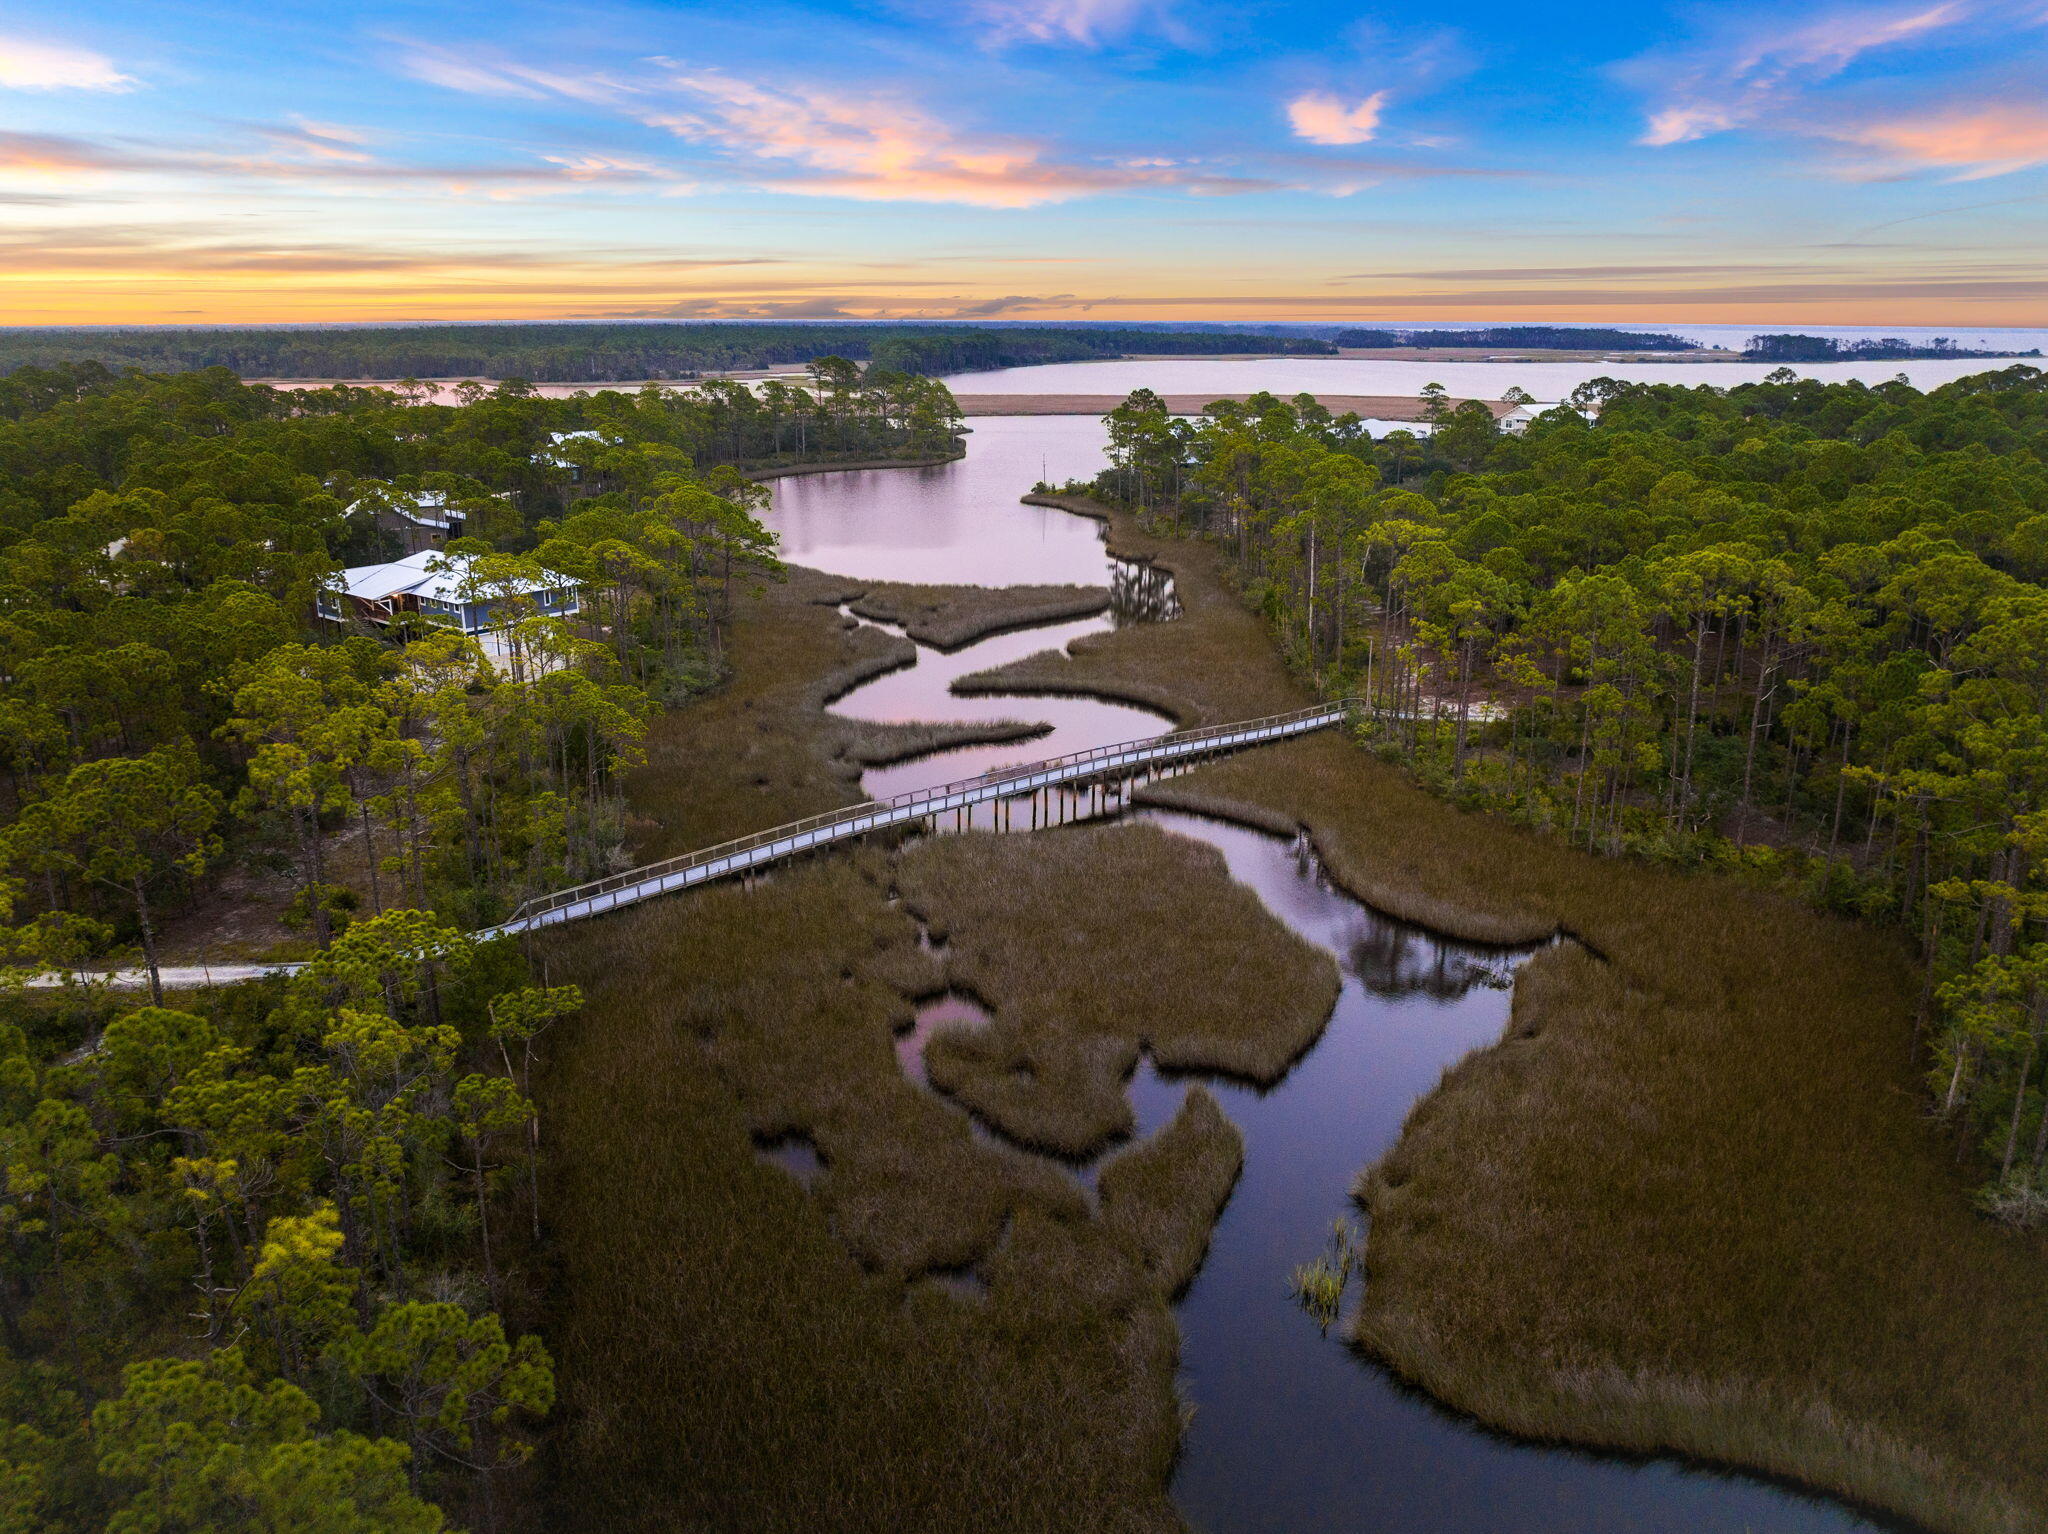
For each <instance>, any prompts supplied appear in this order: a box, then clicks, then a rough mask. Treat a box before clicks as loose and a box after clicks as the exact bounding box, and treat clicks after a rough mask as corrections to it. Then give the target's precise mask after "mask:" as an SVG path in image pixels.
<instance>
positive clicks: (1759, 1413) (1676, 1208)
mask: <svg viewBox="0 0 2048 1534" xmlns="http://www.w3.org/2000/svg"><path fill="white" fill-rule="evenodd" d="M1115 525H1116V528H1117V536H1118V538H1119V539H1120V540H1122V539H1129V540H1130V541H1131V542H1133V543H1140V542H1143V543H1149V544H1150V547H1151V551H1152V552H1153V553H1154V554H1155V556H1156V557H1157V558H1159V559H1160V561H1161V562H1162V563H1165V564H1167V565H1169V566H1170V568H1172V569H1173V571H1174V573H1175V575H1176V578H1177V580H1178V582H1179V589H1180V597H1181V601H1182V603H1183V605H1184V607H1185V609H1186V617H1184V618H1183V620H1182V621H1181V622H1180V623H1178V624H1174V625H1170V626H1169V630H1170V631H1171V634H1172V638H1173V639H1174V640H1175V641H1176V642H1178V643H1183V644H1184V645H1185V654H1186V655H1187V657H1188V658H1189V659H1188V661H1187V663H1186V669H1182V668H1181V667H1179V666H1176V665H1175V664H1174V656H1175V651H1174V649H1173V648H1172V647H1171V646H1169V645H1166V644H1164V643H1162V642H1161V640H1162V638H1163V637H1164V635H1165V634H1166V633H1167V632H1168V631H1169V630H1162V631H1159V632H1158V633H1148V632H1147V631H1146V630H1143V629H1126V630H1121V631H1118V632H1117V633H1115V634H1111V635H1107V636H1103V637H1102V638H1101V639H1099V640H1096V641H1092V642H1091V644H1090V646H1089V647H1088V649H1087V650H1086V651H1085V652H1084V653H1081V654H1079V655H1077V657H1076V658H1075V659H1073V660H1061V661H1059V662H1057V663H1056V664H1055V663H1053V662H1048V661H1045V660H1044V658H1042V657H1033V658H1028V659H1026V660H1025V661H1022V662H1020V663H1019V666H1018V669H1021V670H1024V671H1025V672H1027V673H1028V674H1032V675H1034V676H1035V677H1037V678H1039V679H1041V680H1044V681H1046V682H1047V683H1048V684H1051V683H1052V682H1053V681H1054V678H1055V677H1057V685H1058V687H1059V690H1062V691H1067V690H1073V691H1094V690H1100V691H1102V692H1104V693H1106V694H1108V695H1112V696H1126V695H1128V694H1127V692H1126V691H1125V689H1127V688H1129V687H1130V686H1132V685H1134V684H1137V685H1144V686H1147V687H1156V688H1157V689H1159V694H1160V696H1166V695H1172V696H1174V697H1177V698H1179V699H1180V700H1182V702H1183V704H1184V707H1185V712H1184V713H1183V715H1182V717H1183V720H1184V722H1190V723H1192V722H1195V721H1196V720H1209V719H1220V718H1229V717H1232V716H1233V715H1240V716H1241V715H1247V714H1254V713H1260V712H1265V711H1268V710H1270V709H1272V708H1276V707H1284V706H1286V705H1287V704H1288V703H1289V702H1291V701H1293V698H1294V697H1295V696H1298V695H1295V694H1291V693H1289V691H1288V690H1287V689H1286V688H1285V687H1283V686H1281V685H1279V684H1278V683H1276V681H1275V668H1276V667H1277V665H1278V659H1277V656H1276V654H1275V652H1274V649H1273V647H1272V645H1271V644H1270V642H1268V641H1266V640H1264V639H1263V638H1262V639H1261V641H1260V643H1259V644H1258V646H1257V647H1256V648H1251V647H1248V646H1247V647H1246V648H1245V649H1244V650H1243V651H1240V649H1239V647H1240V646H1242V645H1245V625H1246V624H1247V623H1249V622H1252V621H1253V620H1252V619H1251V618H1250V615H1249V614H1246V613H1245V612H1244V611H1243V609H1242V608H1241V607H1238V605H1237V604H1236V603H1235V602H1234V601H1230V602H1229V603H1228V605H1229V606H1230V607H1236V608H1237V611H1236V613H1235V614H1232V613H1231V612H1229V611H1227V610H1225V604H1224V599H1225V598H1227V585H1226V583H1225V582H1224V581H1223V579H1222V577H1221V571H1220V569H1219V567H1218V565H1217V562H1216V559H1215V556H1214V553H1213V551H1211V550H1207V549H1201V548H1192V549H1191V548H1187V547H1186V546H1182V545H1173V544H1163V543H1160V542H1159V541H1158V540H1144V539H1141V538H1140V537H1139V535H1136V534H1134V533H1132V532H1131V531H1130V530H1129V529H1128V528H1126V527H1125V526H1124V525H1123V524H1122V523H1121V522H1120V521H1119V522H1118V523H1117V524H1115ZM1076 648H1077V650H1079V649H1080V648H1081V647H1078V646H1077V647H1076ZM1233 657H1234V658H1233ZM1162 792H1163V794H1164V795H1165V796H1168V797H1188V796H1193V797H1194V800H1195V802H1197V803H1199V804H1200V805H1202V806H1203V807H1204V808H1207V809H1209V810H1211V811H1212V812H1214V811H1216V810H1219V809H1220V810H1225V811H1226V812H1230V811H1232V808H1233V807H1236V808H1235V811H1234V812H1235V813H1238V814H1240V815H1241V816H1242V818H1245V819H1248V820H1251V821H1252V822H1253V823H1257V824H1265V825H1269V826H1272V825H1284V824H1286V823H1288V822H1290V821H1291V822H1293V823H1296V824H1301V825H1306V826H1307V827H1308V828H1309V829H1310V831H1311V833H1312V834H1313V836H1314V839H1315V842H1316V846H1317V848H1318V850H1319V852H1320V853H1321V855H1322V857H1323V858H1324V861H1325V863H1326V865H1327V866H1328V867H1329V869H1330V871H1331V873H1332V875H1333V877H1335V878H1337V879H1338V880H1340V881H1341V882H1342V883H1344V884H1345V885H1346V886H1347V887H1348V888H1350V889H1351V891H1352V892H1353V893H1354V894H1356V895H1358V896H1359V897H1360V898H1362V899H1365V900H1367V901H1369V902H1370V903H1372V904H1374V905H1376V906H1378V907H1380V908H1381V909H1384V910H1387V911H1389V912H1391V913H1393V914H1396V915H1399V916H1403V917H1406V918H1408V919H1411V920H1416V921H1421V922H1426V923H1428V924H1430V925H1432V926H1434V927H1437V928H1439V929H1440V930H1443V931H1446V932H1448V933H1451V934H1454V935H1458V936H1464V937H1470V938H1475V939H1490V940H1496V941H1498V940H1510V939H1531V938H1538V937H1541V936H1543V935H1546V934H1549V933H1552V932H1557V931H1563V932H1566V933H1568V934H1571V935H1573V936H1575V937H1577V938H1579V939H1580V940H1581V943H1582V945H1583V946H1580V945H1566V946H1563V947H1560V948H1556V949H1552V950H1549V951H1547V952H1546V953H1544V954H1542V955H1540V956H1538V957H1537V958H1536V959H1534V960H1532V961H1531V962H1530V964H1529V965H1528V966H1527V967H1526V968H1525V969H1524V971H1523V973H1522V978H1521V980H1520V982H1519V984H1518V985H1517V988H1516V995H1515V1006H1514V1014H1513V1022H1512V1024H1511V1026H1510V1028H1509V1030H1508V1034H1507V1036H1506V1038H1505V1039H1504V1041H1503V1042H1502V1043H1501V1044H1500V1045H1499V1046H1498V1047H1496V1048H1494V1049H1491V1050H1487V1051H1483V1052H1480V1053H1478V1054H1475V1055H1473V1056H1472V1057H1470V1058H1468V1059H1467V1060H1466V1061H1465V1062H1464V1063H1463V1064H1461V1065H1460V1066H1458V1067H1457V1068H1455V1069H1453V1070H1452V1071H1450V1072H1449V1073H1447V1075H1446V1077H1445V1079H1444V1082H1443V1084H1442V1085H1441V1086H1440V1087H1439V1089H1438V1090H1437V1091H1436V1092H1435V1093H1433V1094H1431V1095H1430V1096H1429V1097H1426V1098H1424V1099H1423V1100H1422V1101H1421V1102H1420V1103H1418V1104H1417V1105H1416V1107H1415V1109H1414V1111H1413V1113H1412V1114H1411V1115H1410V1118H1409V1122H1408V1124H1407V1126H1406V1129H1405V1130H1404V1133H1403V1135H1402V1138H1401V1140H1400V1141H1399V1143H1398V1144H1397V1145H1396V1146H1395V1148H1394V1149H1393V1150H1392V1151H1391V1152H1390V1153H1389V1154H1388V1156H1387V1157H1386V1158H1385V1159H1384V1160H1383V1161H1382V1162H1381V1163H1380V1165H1379V1166H1378V1167H1376V1168H1373V1169H1371V1170H1370V1172H1369V1173H1368V1175H1366V1176H1365V1177H1363V1178H1362V1179H1361V1185H1360V1195H1361V1200H1362V1202H1363V1203H1364V1204H1365V1206H1366V1207H1367V1209H1368V1210H1369V1211H1370V1213H1371V1215H1372V1221H1373V1223H1372V1239H1371V1248H1370V1256H1369V1259H1368V1262H1367V1269H1366V1288H1365V1299H1364V1302H1363V1304H1362V1306H1361V1309H1360V1312H1359V1316H1358V1320H1357V1324H1356V1327H1357V1329H1356V1337H1357V1340H1358V1341H1359V1343H1360V1344H1362V1345H1363V1346H1365V1347H1366V1348H1368V1349H1370V1350H1371V1351H1373V1352H1375V1353H1376V1354H1378V1355H1380V1356H1382V1357H1384V1358H1385V1359H1387V1360H1388V1361H1389V1362H1390V1363H1391V1364H1393V1365H1394V1366H1395V1367H1396V1368H1397V1369H1399V1370H1400V1371H1401V1372H1403V1373H1404V1374H1406V1375H1408V1376H1409V1377H1410V1378H1412V1379H1414V1380H1416V1381H1417V1382H1418V1383H1420V1384H1422V1385H1423V1386H1425V1387H1426V1388H1428V1389H1429V1390H1430V1391H1431V1392H1432V1393H1434V1394H1436V1395H1437V1396H1439V1397H1440V1398H1442V1399H1444V1400H1446V1401H1449V1402H1450V1403H1452V1404H1453V1405H1456V1406H1458V1407H1461V1408H1464V1409H1466V1410H1469V1411H1472V1412H1474V1413H1475V1414H1477V1415H1479V1416H1481V1417H1483V1418H1485V1419H1487V1420H1488V1421H1490V1422H1493V1423H1495V1424H1497V1425H1499V1426H1502V1427H1505V1428H1508V1429H1511V1430H1514V1431H1518V1432H1523V1433H1527V1434H1531V1435H1535V1436H1539V1437H1546V1438H1556V1439H1566V1440H1572V1441H1577V1442H1584V1443H1593V1444H1602V1445H1610V1446H1615V1447H1622V1448H1627V1449H1633V1450H1642V1451H1651V1450H1678V1451H1681V1452H1686V1453H1690V1454H1695V1455H1698V1456H1701V1457H1704V1458H1708V1459H1713V1460H1720V1461H1724V1462H1728V1463H1734V1464H1741V1465H1747V1466H1753V1467H1756V1468H1759V1469H1764V1470H1767V1471H1771V1472H1775V1473H1778V1474H1782V1475H1785V1476H1789V1477H1792V1478H1794V1479H1797V1480H1800V1481H1804V1482H1806V1483H1808V1484H1811V1485H1815V1486H1818V1487H1822V1488H1825V1489H1828V1490H1831V1491H1835V1492H1838V1493H1841V1494H1843V1495H1845V1496H1848V1497H1851V1498H1854V1499H1857V1500H1860V1501H1863V1502H1866V1503H1870V1504H1874V1505H1877V1506H1881V1507H1885V1508H1888V1509H1892V1510H1895V1511H1898V1512H1901V1513H1904V1514H1906V1515H1908V1516H1911V1517H1913V1518H1916V1519H1918V1520H1920V1521H1922V1522H1924V1523H1926V1524H1928V1525H1929V1526H1931V1527H1933V1528H1937V1529H1943V1530H1956V1531H1970V1534H1989V1531H1997V1534H2018V1531H2021V1530H2036V1529H2040V1528H2042V1527H2048V1357H2044V1350H2043V1349H2042V1348H2041V1346H2040V1340H2041V1339H2042V1338H2043V1337H2044V1336H2048V1242H2044V1241H2043V1240H2042V1238H2040V1237H2038V1236H2026V1235H2020V1234H2015V1233H2013V1232H2010V1231H2007V1230H2005V1229H2003V1228H2000V1227H1997V1226H1994V1225H1992V1224H1991V1223H1989V1222H1987V1221H1985V1220H1983V1219H1980V1218H1979V1217H1977V1216H1976V1215H1975V1214H1973V1213H1972V1211H1971V1209H1970V1206H1969V1202H1968V1191H1967V1189H1966V1188H1965V1186H1964V1185H1963V1182H1962V1180H1961V1179H1959V1178H1958V1177H1957V1176H1956V1175H1955V1174H1954V1171H1953V1169H1952V1168H1951V1167H1950V1166H1949V1165H1948V1162H1947V1158H1946V1156H1945V1153H1944V1148H1943V1143H1942V1141H1941V1138H1940V1137H1939V1136H1938V1135H1937V1134H1935V1133H1934V1132H1933V1131H1932V1129H1931V1127H1930V1125H1929V1124H1928V1123H1927V1122H1926V1121H1925V1119H1924V1117H1923V1115H1922V1108H1921V1105H1922V1094H1921V1091H1920V1084H1919V1081H1918V1069H1917V1066H1916V1063H1915V1058H1914V1052H1913V1036H1912V1035H1913V1029H1912V1017H1913V1009H1914V1004H1915V1000H1916V997H1917V992H1918V985H1917V978H1916V973H1915V969H1914V966H1913V964H1912V961H1911V958H1910V956H1909V955H1908V954H1907V953H1905V952H1904V951H1903V950H1902V948H1901V947H1900V946H1899V945H1898V943H1897V942H1896V941H1895V940H1894V939H1892V938H1891V937H1890V936H1889V935H1887V934H1883V933H1880V932H1877V931H1874V930H1872V929H1868V928H1863V927H1859V926H1856V925H1853V924H1850V923H1848V922H1844V921H1841V920H1837V919H1834V918H1830V917H1825V916H1822V915H1820V914H1818V913H1816V912H1814V911H1812V910H1809V909H1807V908H1804V907H1802V906H1799V905H1796V904H1794V903H1792V902H1789V901H1785V900H1781V899H1777V898H1773V897H1769V896H1764V895H1760V894H1756V893H1753V892H1750V891H1747V890H1744V889H1741V888H1739V887H1737V886H1735V885H1733V884H1731V883H1729V882H1727V881H1723V880H1720V879H1716V878H1714V877H1711V876H1709V875H1705V874H1682V873H1676V872H1670V871H1666V870H1659V869H1655V868H1651V867H1648V866H1645V865H1640V864H1633V863H1628V862H1622V861H1616V860H1601V859H1594V858H1590V857H1587V856H1584V855H1582V854H1579V853H1576V852H1574V851H1571V850H1569V849H1567V848H1564V847H1562V846H1560V845H1558V844H1557V843H1555V842H1551V841H1548V840H1545V839H1542V838H1539V837H1537V836H1534V835H1532V834H1528V833H1524V832H1522V831H1519V830H1517V829H1516V828H1514V827H1511V826H1509V825H1507V824H1505V823H1503V822H1500V821H1497V820H1494V819H1490V818H1488V817H1484V816H1479V815H1475V814H1471V813H1467V812H1463V811H1460V810H1458V809H1456V808H1454V807H1452V806H1450V805H1448V804H1446V803H1444V802H1442V801H1441V800H1438V799H1436V798H1434V797H1432V796H1431V795H1429V794H1427V793H1425V792H1424V791H1422V790H1421V789H1419V788H1417V787H1416V786H1415V785H1414V784H1412V783H1411V782H1409V781H1408V780H1407V779H1406V778H1405V777H1404V776H1403V775H1401V774H1400V773H1399V772H1397V771H1396V770H1395V769H1393V768H1391V767H1389V766H1386V765H1385V764H1382V763H1380V762H1378V761H1376V760H1375V759H1374V758H1372V757H1371V756H1369V755H1368V754H1367V753H1365V752H1364V751H1362V750H1359V749H1357V748H1356V747H1355V746H1353V745H1352V744H1351V743H1349V742H1347V741H1345V740H1343V739H1341V738H1339V737H1337V736H1336V735H1334V734H1327V735H1321V736H1316V737H1310V738H1306V739H1301V740H1297V741H1293V742H1290V743H1288V744H1286V745H1283V746H1276V747H1270V748H1266V749H1264V750H1261V751H1257V752H1251V753H1247V754H1245V755H1242V756H1238V757H1235V758H1232V759H1230V760H1228V761H1224V762H1221V763H1218V764H1215V765H1213V766H1210V767H1208V768H1205V769H1203V770H1202V771H1200V772H1198V773H1195V774H1193V775H1190V776H1189V777H1186V778H1183V779H1179V780H1176V782H1175V783H1174V784H1173V785H1172V786H1171V787H1170V788H1167V789H1165V790H1163V791H1162ZM1596 955H1597V957H1596Z"/></svg>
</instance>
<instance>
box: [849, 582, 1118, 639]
mask: <svg viewBox="0 0 2048 1534" xmlns="http://www.w3.org/2000/svg"><path fill="white" fill-rule="evenodd" d="M1108 609H1109V592H1108V591H1107V590H1106V589H1105V588H1103V587H1100V586H1002V587H998V588H996V589H994V590H989V591H979V590H978V591H975V592H974V593H973V594H972V595H971V596H967V597H963V596H962V595H961V594H960V592H959V591H958V589H957V588H954V587H947V586H905V585H899V584H896V583H894V582H890V583H886V584H883V585H878V586H869V587H868V588H867V589H866V590H864V591H863V592H862V593H861V594H860V596H859V598H858V599H857V600H855V601H854V602H853V603H852V604H851V610H852V611H853V612H856V613H858V614H860V616H861V617H863V618H873V619H877V620H879V621H880V622H883V623H895V624H899V625H901V626H902V628H903V631H904V632H905V633H906V634H908V635H909V636H910V637H911V638H912V639H914V640H916V641H917V642H918V643H920V644H928V645H930V646H931V647H932V648H933V649H936V650H957V649H959V648H960V647H961V646H963V645H970V644H973V643H974V642H975V641H976V640H977V639H986V638H988V636H989V635H991V634H1000V633H1002V632H1003V631H1004V630H1006V629H1019V628H1030V627H1032V626H1034V625H1036V624H1040V623H1057V622H1059V621H1060V620H1062V619H1065V618H1092V617H1094V616H1095V614H1097V613H1099V612H1106V611H1108Z"/></svg>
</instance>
